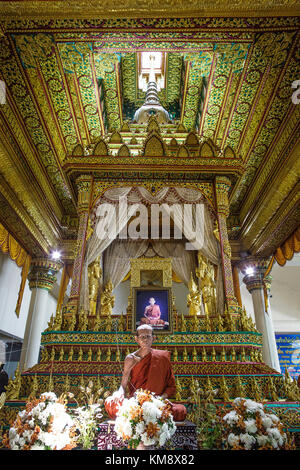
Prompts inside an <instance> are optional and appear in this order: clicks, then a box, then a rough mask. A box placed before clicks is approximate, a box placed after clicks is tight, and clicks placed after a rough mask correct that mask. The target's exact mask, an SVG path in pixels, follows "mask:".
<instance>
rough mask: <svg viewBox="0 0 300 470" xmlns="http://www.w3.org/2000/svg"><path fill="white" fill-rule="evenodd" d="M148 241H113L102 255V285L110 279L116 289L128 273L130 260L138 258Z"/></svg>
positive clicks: (146, 246) (143, 251) (145, 248)
mask: <svg viewBox="0 0 300 470" xmlns="http://www.w3.org/2000/svg"><path fill="white" fill-rule="evenodd" d="M148 243H149V242H148V240H130V239H128V240H115V241H113V243H111V244H110V245H109V247H108V248H107V249H106V250H105V252H104V255H103V283H104V284H106V283H107V282H108V280H109V279H110V280H111V282H112V283H113V286H114V287H117V286H118V285H119V284H120V283H121V282H122V280H123V279H124V277H125V276H126V274H128V272H129V271H130V259H131V258H139V257H140V256H142V255H143V254H144V253H145V251H146V250H147V248H148Z"/></svg>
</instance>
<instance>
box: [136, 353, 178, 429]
mask: <svg viewBox="0 0 300 470" xmlns="http://www.w3.org/2000/svg"><path fill="white" fill-rule="evenodd" d="M128 387H129V396H130V397H132V395H133V394H134V392H135V391H136V390H138V389H139V388H142V389H144V390H149V391H150V392H153V393H155V394H156V395H162V394H163V393H166V394H167V396H168V398H170V397H172V396H173V395H174V394H175V392H176V385H175V378H174V374H173V371H172V366H171V362H170V353H169V352H168V351H161V350H159V349H151V352H150V353H149V354H147V356H145V357H143V359H141V360H140V362H138V363H137V364H136V365H135V366H134V367H133V368H132V369H131V373H130V378H129V383H128ZM186 413H187V411H186V408H185V406H184V405H180V404H173V406H172V414H173V417H174V420H175V421H184V419H185V418H186Z"/></svg>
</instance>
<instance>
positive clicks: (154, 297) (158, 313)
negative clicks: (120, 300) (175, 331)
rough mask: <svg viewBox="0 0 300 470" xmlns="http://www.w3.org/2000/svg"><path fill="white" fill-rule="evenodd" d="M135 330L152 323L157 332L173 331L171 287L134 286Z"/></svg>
mask: <svg viewBox="0 0 300 470" xmlns="http://www.w3.org/2000/svg"><path fill="white" fill-rule="evenodd" d="M132 294H133V305H132V307H133V330H134V331H135V330H136V328H137V327H139V326H141V325H151V326H152V328H153V330H155V333H168V334H170V333H171V329H172V325H173V322H172V306H171V305H172V302H171V299H172V292H171V288H170V287H155V286H153V287H149V286H148V287H134V288H133V292H132Z"/></svg>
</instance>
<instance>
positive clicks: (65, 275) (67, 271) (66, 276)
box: [56, 264, 73, 312]
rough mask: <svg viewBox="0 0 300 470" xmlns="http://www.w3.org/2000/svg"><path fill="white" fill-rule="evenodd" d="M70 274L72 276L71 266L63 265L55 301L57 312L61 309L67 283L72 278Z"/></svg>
mask: <svg viewBox="0 0 300 470" xmlns="http://www.w3.org/2000/svg"><path fill="white" fill-rule="evenodd" d="M72 274H73V264H64V267H63V270H62V274H61V280H60V286H59V293H58V299H57V307H56V311H57V312H58V311H59V310H60V309H61V307H62V305H63V302H64V297H65V294H66V290H67V287H68V284H69V281H70V279H71V278H72Z"/></svg>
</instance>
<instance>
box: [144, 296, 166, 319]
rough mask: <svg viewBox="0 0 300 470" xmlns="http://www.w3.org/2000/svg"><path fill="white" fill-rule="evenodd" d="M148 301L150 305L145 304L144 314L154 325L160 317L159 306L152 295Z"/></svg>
mask: <svg viewBox="0 0 300 470" xmlns="http://www.w3.org/2000/svg"><path fill="white" fill-rule="evenodd" d="M149 303H150V305H147V307H146V308H145V311H144V316H145V317H146V318H147V319H148V320H149V321H150V324H151V325H156V324H157V323H159V321H160V317H161V311H160V307H159V305H158V304H156V303H155V299H154V297H150V299H149ZM162 323H164V322H162Z"/></svg>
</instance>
